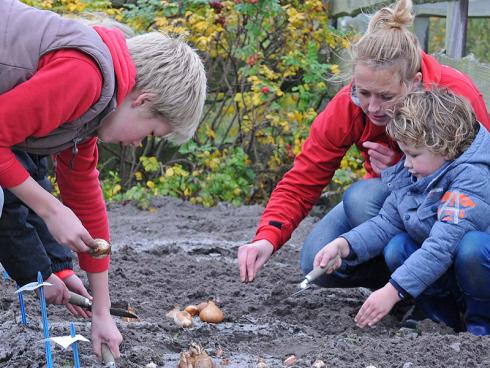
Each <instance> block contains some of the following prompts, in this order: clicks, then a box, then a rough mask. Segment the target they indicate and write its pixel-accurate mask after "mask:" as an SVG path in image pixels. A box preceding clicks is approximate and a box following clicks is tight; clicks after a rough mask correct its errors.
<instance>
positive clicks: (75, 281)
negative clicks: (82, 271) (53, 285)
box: [63, 274, 92, 318]
mask: <svg viewBox="0 0 490 368" xmlns="http://www.w3.org/2000/svg"><path fill="white" fill-rule="evenodd" d="M63 282H64V283H65V285H66V286H67V287H68V289H69V290H71V291H73V292H74V293H77V294H80V295H82V296H84V297H86V298H88V299H90V300H92V296H91V295H90V294H89V293H88V291H87V289H86V288H85V286H84V285H83V282H82V280H80V278H79V277H78V276H77V275H75V274H73V275H71V276H69V277H67V278H66V279H64V280H63ZM66 309H68V310H69V311H70V313H71V314H73V315H74V316H75V317H83V318H90V317H91V316H92V314H91V313H90V312H89V311H88V310H86V309H83V308H81V307H79V306H76V305H73V304H70V303H68V304H66Z"/></svg>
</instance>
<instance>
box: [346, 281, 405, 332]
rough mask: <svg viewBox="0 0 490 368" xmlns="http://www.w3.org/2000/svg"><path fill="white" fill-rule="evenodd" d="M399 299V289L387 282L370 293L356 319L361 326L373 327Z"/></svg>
mask: <svg viewBox="0 0 490 368" xmlns="http://www.w3.org/2000/svg"><path fill="white" fill-rule="evenodd" d="M399 301H400V297H399V296H398V291H397V290H396V289H395V287H394V286H393V285H391V284H390V283H387V284H386V285H385V286H383V287H382V288H381V289H378V290H376V291H374V292H373V293H372V294H371V295H369V297H368V298H367V299H366V301H365V302H364V304H363V305H362V307H361V309H360V310H359V312H358V313H357V315H356V317H355V318H354V321H355V322H356V324H357V326H358V327H360V328H364V327H366V326H370V327H372V326H374V325H375V324H376V323H378V322H379V321H380V320H381V319H382V318H383V317H384V316H386V315H387V314H388V313H389V312H390V310H391V308H393V306H394V305H395V304H396V303H397V302H399Z"/></svg>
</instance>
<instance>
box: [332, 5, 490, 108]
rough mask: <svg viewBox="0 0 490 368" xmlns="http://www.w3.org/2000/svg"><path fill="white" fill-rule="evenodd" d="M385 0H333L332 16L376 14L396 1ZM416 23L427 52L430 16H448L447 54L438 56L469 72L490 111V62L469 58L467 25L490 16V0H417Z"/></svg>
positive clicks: (444, 62)
mask: <svg viewBox="0 0 490 368" xmlns="http://www.w3.org/2000/svg"><path fill="white" fill-rule="evenodd" d="M394 1H395V0H392V1H385V0H329V1H328V3H329V6H330V16H331V18H333V19H337V18H339V17H342V16H356V15H358V14H360V13H373V12H374V11H376V10H377V9H379V8H381V7H383V6H386V5H389V4H391V3H393V2H394ZM413 2H414V4H415V6H414V12H415V22H414V31H415V34H416V35H417V38H418V39H419V41H420V44H421V45H422V47H423V48H424V50H426V51H427V49H428V39H429V19H430V18H431V17H441V18H446V39H445V49H446V51H445V54H436V55H435V57H436V58H437V59H438V60H439V61H440V62H441V63H442V64H445V65H449V66H452V67H454V68H456V69H458V70H460V71H461V72H463V73H465V74H467V75H468V76H469V77H470V78H471V79H472V80H473V81H474V82H475V84H476V85H477V87H478V89H479V90H480V91H481V92H482V94H483V97H484V99H485V103H486V104H487V108H488V109H489V110H490V65H489V64H485V63H480V62H479V61H477V60H474V58H472V57H471V56H467V57H465V46H466V26H467V21H468V18H469V17H470V18H473V17H474V18H489V21H490V0H452V1H442V0H413Z"/></svg>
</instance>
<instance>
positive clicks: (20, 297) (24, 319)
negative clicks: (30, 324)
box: [17, 284, 27, 325]
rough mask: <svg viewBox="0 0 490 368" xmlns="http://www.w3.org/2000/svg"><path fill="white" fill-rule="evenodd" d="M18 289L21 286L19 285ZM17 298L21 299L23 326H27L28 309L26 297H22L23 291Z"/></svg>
mask: <svg viewBox="0 0 490 368" xmlns="http://www.w3.org/2000/svg"><path fill="white" fill-rule="evenodd" d="M18 288H19V284H17V289H18ZM17 296H18V297H19V304H20V316H21V321H22V324H23V325H27V315H26V307H25V305H24V296H23V295H22V291H21V292H20V293H17Z"/></svg>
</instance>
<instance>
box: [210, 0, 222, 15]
mask: <svg viewBox="0 0 490 368" xmlns="http://www.w3.org/2000/svg"><path fill="white" fill-rule="evenodd" d="M209 6H210V7H211V8H213V9H214V12H215V13H217V14H219V13H221V9H223V4H222V3H221V1H218V0H211V1H210V2H209Z"/></svg>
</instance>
